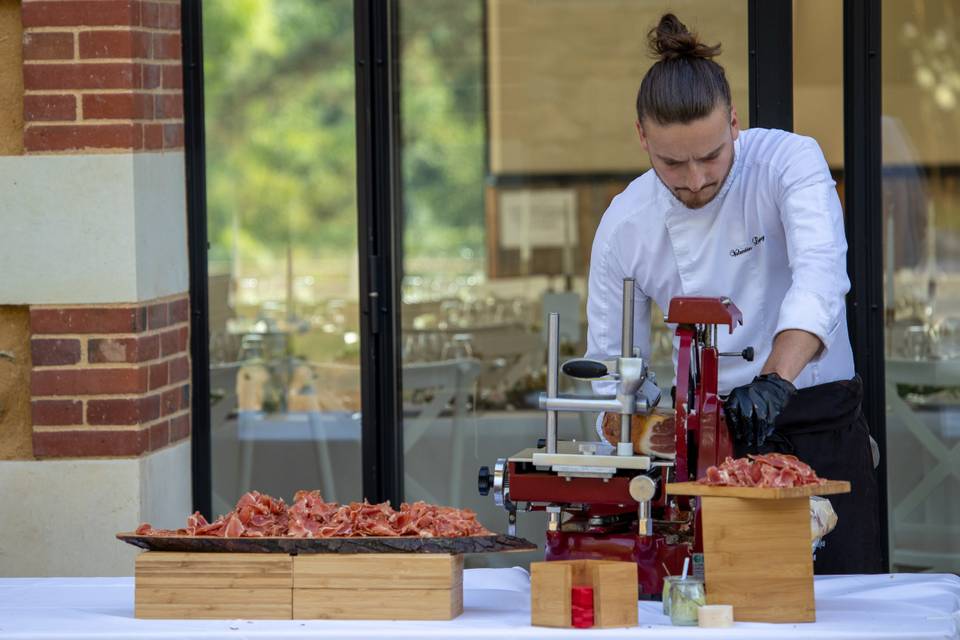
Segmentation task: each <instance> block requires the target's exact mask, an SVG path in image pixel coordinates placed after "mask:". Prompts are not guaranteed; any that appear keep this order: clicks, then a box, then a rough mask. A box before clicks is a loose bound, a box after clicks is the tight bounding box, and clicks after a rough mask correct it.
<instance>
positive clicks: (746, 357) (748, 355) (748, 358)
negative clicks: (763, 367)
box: [740, 347, 753, 362]
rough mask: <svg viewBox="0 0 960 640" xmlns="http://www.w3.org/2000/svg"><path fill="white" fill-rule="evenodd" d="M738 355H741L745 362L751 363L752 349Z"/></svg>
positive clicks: (749, 348)
mask: <svg viewBox="0 0 960 640" xmlns="http://www.w3.org/2000/svg"><path fill="white" fill-rule="evenodd" d="M740 355H742V356H743V359H744V360H746V361H747V362H753V347H747V348H746V349H744V350H743V351H742V352H741V353H740Z"/></svg>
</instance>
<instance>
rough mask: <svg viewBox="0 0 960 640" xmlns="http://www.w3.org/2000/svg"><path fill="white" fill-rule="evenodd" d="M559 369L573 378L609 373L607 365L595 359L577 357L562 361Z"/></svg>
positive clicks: (599, 375) (592, 376)
mask: <svg viewBox="0 0 960 640" xmlns="http://www.w3.org/2000/svg"><path fill="white" fill-rule="evenodd" d="M561 370H562V371H563V372H564V373H565V374H567V375H568V376H571V377H573V378H587V379H590V378H602V377H603V376H605V375H607V373H609V372H608V371H607V365H605V364H603V363H602V362H597V361H596V360H587V359H585V358H579V359H577V360H568V361H566V362H564V363H563V366H562V367H561Z"/></svg>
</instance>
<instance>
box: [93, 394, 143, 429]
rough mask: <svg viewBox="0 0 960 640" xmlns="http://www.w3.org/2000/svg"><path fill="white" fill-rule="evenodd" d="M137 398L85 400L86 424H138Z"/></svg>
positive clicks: (138, 404) (138, 407)
mask: <svg viewBox="0 0 960 640" xmlns="http://www.w3.org/2000/svg"><path fill="white" fill-rule="evenodd" d="M138 423H140V399H139V398H115V399H110V400H88V401H87V424H91V425H104V424H138Z"/></svg>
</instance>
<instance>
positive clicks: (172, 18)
mask: <svg viewBox="0 0 960 640" xmlns="http://www.w3.org/2000/svg"><path fill="white" fill-rule="evenodd" d="M140 21H141V22H142V24H143V26H145V27H150V28H152V29H169V30H178V29H180V5H179V4H170V3H164V4H160V3H157V2H144V3H143V9H142V13H141V16H140Z"/></svg>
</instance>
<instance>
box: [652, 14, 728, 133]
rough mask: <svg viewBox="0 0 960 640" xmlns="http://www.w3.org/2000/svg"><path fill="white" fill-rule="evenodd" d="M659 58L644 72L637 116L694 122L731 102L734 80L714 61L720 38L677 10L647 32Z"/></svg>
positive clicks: (663, 120)
mask: <svg viewBox="0 0 960 640" xmlns="http://www.w3.org/2000/svg"><path fill="white" fill-rule="evenodd" d="M647 39H648V41H649V44H650V51H651V55H652V56H653V57H654V58H658V60H657V62H655V63H654V65H653V66H652V67H650V69H649V70H648V71H647V74H646V75H645V76H643V81H642V82H641V83H640V91H638V92H637V119H638V120H640V122H643V121H644V120H646V119H648V118H652V119H653V120H654V121H656V122H657V123H659V124H674V123H681V124H685V123H687V122H692V121H693V120H698V119H700V118H703V117H706V116H708V115H709V114H710V113H711V112H712V111H713V110H714V108H715V107H716V106H717V105H721V104H722V105H725V106H726V107H727V108H729V107H730V84H729V83H728V82H727V76H726V74H725V73H724V71H723V67H722V66H720V65H719V64H717V63H716V62H714V61H713V58H714V57H715V56H717V55H719V54H720V44H719V43H717V44H715V45H713V46H712V47H711V46H708V45H705V44H703V43H702V42H700V39H699V38H698V37H697V34H695V33H690V31H688V30H687V26H686V25H685V24H683V23H682V22H680V20H679V18H677V16H675V15H673V14H672V13H667V14H664V15H663V17H662V18H660V22H659V24H657V26H656V27H654V28H653V29H651V30H650V32H649V33H648V34H647Z"/></svg>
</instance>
